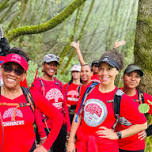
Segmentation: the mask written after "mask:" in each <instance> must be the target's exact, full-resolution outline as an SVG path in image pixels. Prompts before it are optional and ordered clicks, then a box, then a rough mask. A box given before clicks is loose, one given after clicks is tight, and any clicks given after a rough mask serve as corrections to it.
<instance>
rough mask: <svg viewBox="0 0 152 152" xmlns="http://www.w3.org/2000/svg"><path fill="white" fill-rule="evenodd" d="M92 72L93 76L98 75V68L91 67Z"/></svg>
mask: <svg viewBox="0 0 152 152" xmlns="http://www.w3.org/2000/svg"><path fill="white" fill-rule="evenodd" d="M92 72H93V74H98V73H99V67H98V66H96V65H93V66H92Z"/></svg>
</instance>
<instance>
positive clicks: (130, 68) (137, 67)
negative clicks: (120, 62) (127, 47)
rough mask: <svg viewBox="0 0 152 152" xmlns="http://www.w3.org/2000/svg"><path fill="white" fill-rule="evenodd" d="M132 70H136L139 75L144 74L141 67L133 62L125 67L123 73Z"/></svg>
mask: <svg viewBox="0 0 152 152" xmlns="http://www.w3.org/2000/svg"><path fill="white" fill-rule="evenodd" d="M134 71H137V72H138V73H139V75H140V76H141V77H142V76H143V75H144V73H143V71H142V69H141V68H140V67H139V66H138V65H135V64H129V65H128V66H127V68H126V69H125V71H124V74H126V73H131V72H134Z"/></svg>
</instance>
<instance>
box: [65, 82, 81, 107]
mask: <svg viewBox="0 0 152 152" xmlns="http://www.w3.org/2000/svg"><path fill="white" fill-rule="evenodd" d="M79 87H80V85H78V84H74V83H71V84H70V85H69V84H68V83H66V84H65V85H64V92H65V98H66V100H67V104H68V105H77V102H78V101H79V96H80V95H79V94H80V93H79Z"/></svg>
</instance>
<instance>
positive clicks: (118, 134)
mask: <svg viewBox="0 0 152 152" xmlns="http://www.w3.org/2000/svg"><path fill="white" fill-rule="evenodd" d="M116 133H117V136H118V139H121V138H122V134H121V132H119V131H118V132H116Z"/></svg>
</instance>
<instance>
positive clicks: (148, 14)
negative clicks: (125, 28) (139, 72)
mask: <svg viewBox="0 0 152 152" xmlns="http://www.w3.org/2000/svg"><path fill="white" fill-rule="evenodd" d="M135 39H136V40H135V50H134V56H135V63H136V64H137V65H140V66H141V68H142V69H143V70H144V74H145V75H144V77H143V80H142V81H141V86H140V88H141V89H143V90H144V92H147V93H149V94H151V95H152V91H151V90H152V1H151V0H139V8H138V17H137V27H136V37H135Z"/></svg>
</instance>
